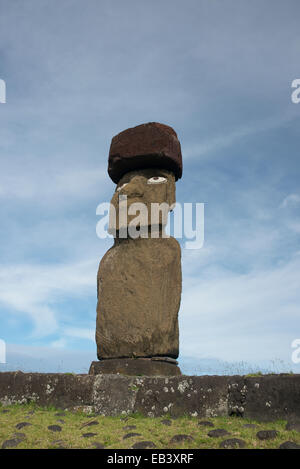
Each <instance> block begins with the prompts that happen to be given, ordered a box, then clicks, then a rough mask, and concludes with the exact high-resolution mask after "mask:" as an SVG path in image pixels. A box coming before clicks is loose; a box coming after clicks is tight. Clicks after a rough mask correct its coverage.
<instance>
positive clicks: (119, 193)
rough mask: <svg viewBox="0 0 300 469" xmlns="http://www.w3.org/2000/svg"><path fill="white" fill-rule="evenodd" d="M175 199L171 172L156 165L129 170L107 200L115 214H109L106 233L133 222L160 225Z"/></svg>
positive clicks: (165, 219) (125, 226)
mask: <svg viewBox="0 0 300 469" xmlns="http://www.w3.org/2000/svg"><path fill="white" fill-rule="evenodd" d="M175 202H176V200H175V176H174V174H173V172H171V171H168V170H166V169H159V168H157V169H156V168H147V169H140V170H135V171H130V172H128V173H126V174H125V175H124V176H123V177H122V178H121V179H120V181H119V182H118V184H117V186H116V191H115V193H114V195H113V197H112V199H111V204H112V206H113V207H114V208H115V214H116V217H115V218H114V216H112V215H114V214H112V213H111V214H110V215H111V216H110V223H109V232H110V233H113V232H114V229H115V230H116V231H117V232H118V231H119V230H120V229H127V228H128V227H130V226H133V225H135V226H136V227H137V228H138V227H150V226H151V227H156V228H158V227H162V228H163V227H164V226H165V225H166V224H167V219H168V212H169V211H170V210H172V208H173V207H174V204H175Z"/></svg>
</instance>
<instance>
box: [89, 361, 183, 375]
mask: <svg viewBox="0 0 300 469" xmlns="http://www.w3.org/2000/svg"><path fill="white" fill-rule="evenodd" d="M177 365H178V362H177V361H176V360H174V359H173V358H169V357H152V358H108V359H106V360H100V361H94V362H92V364H91V366H90V370H89V374H90V375H100V374H120V375H127V376H145V375H146V376H178V375H181V371H180V368H179V366H177Z"/></svg>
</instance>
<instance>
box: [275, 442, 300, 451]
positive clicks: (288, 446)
mask: <svg viewBox="0 0 300 469" xmlns="http://www.w3.org/2000/svg"><path fill="white" fill-rule="evenodd" d="M279 449H300V445H298V444H297V443H295V442H294V441H285V442H284V443H281V445H280V446H279Z"/></svg>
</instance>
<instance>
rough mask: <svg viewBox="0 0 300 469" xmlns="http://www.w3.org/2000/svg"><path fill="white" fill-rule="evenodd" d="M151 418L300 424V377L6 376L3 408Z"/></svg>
mask: <svg viewBox="0 0 300 469" xmlns="http://www.w3.org/2000/svg"><path fill="white" fill-rule="evenodd" d="M32 401H33V402H36V403H37V404H38V405H40V406H49V405H52V406H55V407H57V408H61V409H68V410H82V411H85V412H92V411H93V412H95V413H97V414H100V415H121V414H123V415H124V414H127V415H128V414H130V413H133V412H140V413H142V414H144V415H146V416H149V417H158V416H162V415H166V414H169V415H171V416H174V417H178V416H182V415H192V416H195V417H214V416H227V415H237V416H240V417H246V418H250V419H256V420H261V421H262V420H264V421H272V420H277V419H286V420H288V419H300V375H299V374H298V375H293V374H279V375H263V376H257V377H247V376H184V375H182V376H170V377H161V376H157V377H149V376H143V377H137V376H122V375H109V374H100V375H75V374H74V375H73V374H64V373H22V372H20V371H19V372H4V373H0V403H1V404H3V405H10V404H15V403H27V402H32Z"/></svg>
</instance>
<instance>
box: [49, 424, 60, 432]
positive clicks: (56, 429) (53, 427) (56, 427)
mask: <svg viewBox="0 0 300 469" xmlns="http://www.w3.org/2000/svg"><path fill="white" fill-rule="evenodd" d="M48 430H50V431H51V432H61V426H60V425H49V426H48Z"/></svg>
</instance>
